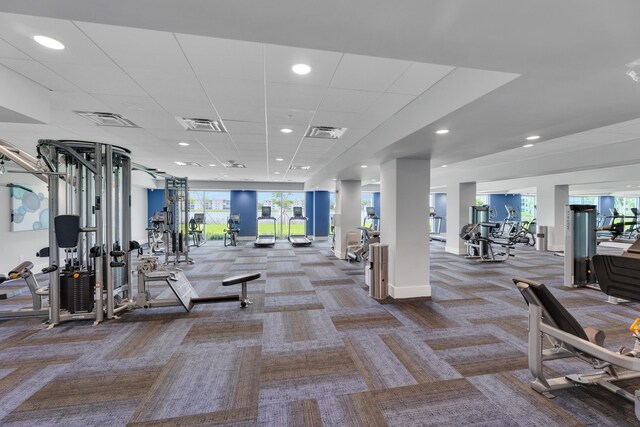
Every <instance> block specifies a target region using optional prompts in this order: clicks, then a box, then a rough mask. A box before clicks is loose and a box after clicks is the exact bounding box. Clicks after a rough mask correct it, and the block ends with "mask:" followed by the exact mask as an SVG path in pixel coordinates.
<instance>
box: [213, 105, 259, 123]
mask: <svg viewBox="0 0 640 427" xmlns="http://www.w3.org/2000/svg"><path fill="white" fill-rule="evenodd" d="M215 106H216V109H217V110H218V113H219V114H220V117H222V120H223V121H226V120H237V121H244V122H259V121H262V120H264V107H263V106H260V107H258V106H256V107H249V106H243V105H236V104H224V103H222V104H221V103H219V102H216V103H215Z"/></svg>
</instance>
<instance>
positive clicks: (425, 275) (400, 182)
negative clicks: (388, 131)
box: [380, 159, 431, 298]
mask: <svg viewBox="0 0 640 427" xmlns="http://www.w3.org/2000/svg"><path fill="white" fill-rule="evenodd" d="M430 178H431V168H430V161H429V160H419V159H395V160H391V161H388V162H386V163H383V164H382V165H380V218H381V224H380V232H381V234H380V237H381V242H382V243H384V244H388V245H389V281H388V283H389V295H391V296H392V297H393V298H415V297H428V296H431V285H430V284H429V222H428V217H427V216H426V215H425V212H429V206H428V205H429V186H430ZM425 206H426V210H425Z"/></svg>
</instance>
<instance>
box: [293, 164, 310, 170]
mask: <svg viewBox="0 0 640 427" xmlns="http://www.w3.org/2000/svg"><path fill="white" fill-rule="evenodd" d="M289 169H290V170H292V171H294V170H303V171H307V170H309V169H311V166H297V165H292V166H291V167H290V168H289Z"/></svg>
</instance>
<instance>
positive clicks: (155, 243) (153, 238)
mask: <svg viewBox="0 0 640 427" xmlns="http://www.w3.org/2000/svg"><path fill="white" fill-rule="evenodd" d="M149 222H150V223H151V227H148V228H147V245H148V248H149V255H153V254H155V253H158V252H162V251H164V240H163V239H162V237H163V235H164V212H156V213H154V214H153V216H152V217H151V218H149Z"/></svg>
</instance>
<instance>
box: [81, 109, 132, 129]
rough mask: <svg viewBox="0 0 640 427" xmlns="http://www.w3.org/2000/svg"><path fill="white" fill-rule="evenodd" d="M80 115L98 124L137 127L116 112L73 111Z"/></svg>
mask: <svg viewBox="0 0 640 427" xmlns="http://www.w3.org/2000/svg"><path fill="white" fill-rule="evenodd" d="M75 113H76V114H78V115H79V116H80V117H84V118H85V119H87V120H90V121H92V122H93V123H95V124H96V125H98V126H110V127H119V128H137V127H139V126H138V125H136V124H135V123H133V122H132V121H131V120H129V119H126V118H124V117H122V116H121V115H120V114H116V113H101V112H93V111H75Z"/></svg>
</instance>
